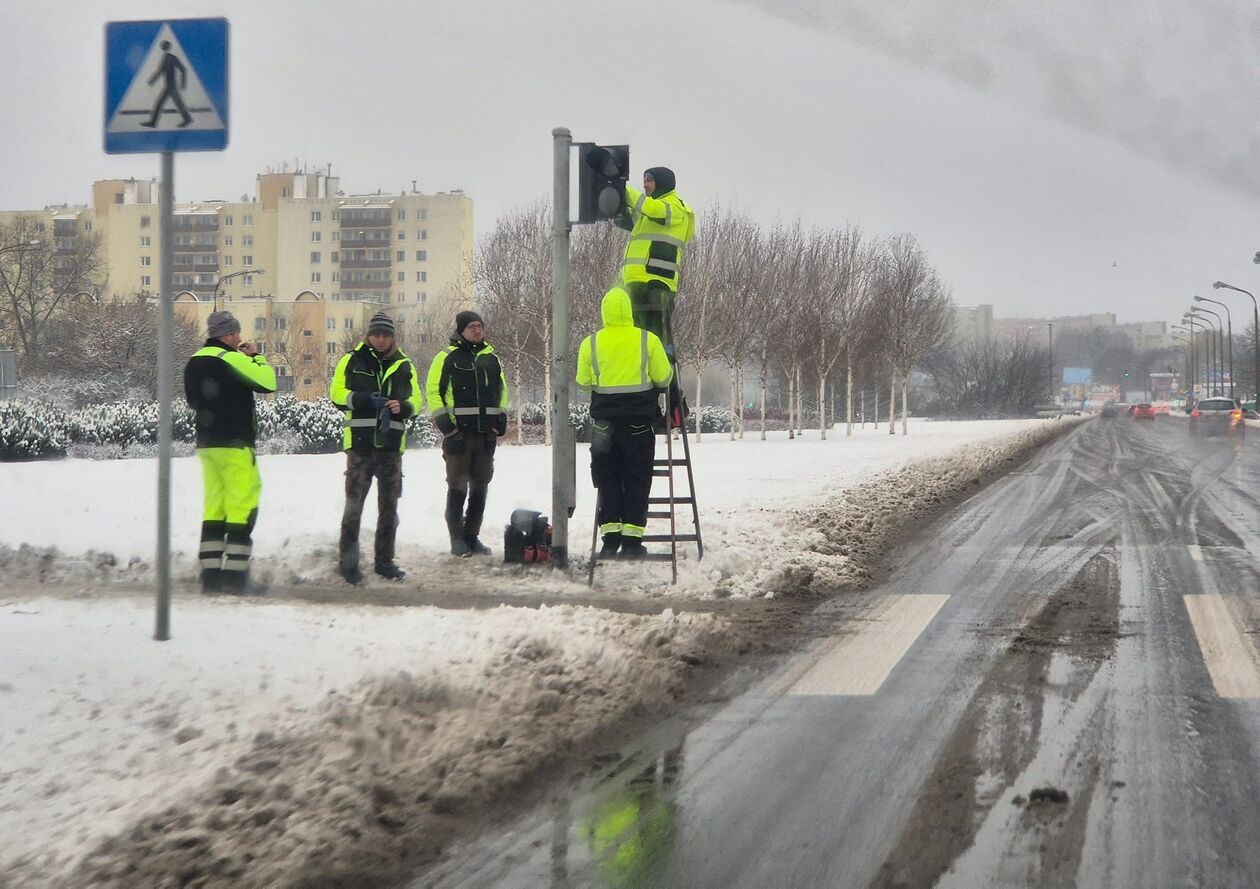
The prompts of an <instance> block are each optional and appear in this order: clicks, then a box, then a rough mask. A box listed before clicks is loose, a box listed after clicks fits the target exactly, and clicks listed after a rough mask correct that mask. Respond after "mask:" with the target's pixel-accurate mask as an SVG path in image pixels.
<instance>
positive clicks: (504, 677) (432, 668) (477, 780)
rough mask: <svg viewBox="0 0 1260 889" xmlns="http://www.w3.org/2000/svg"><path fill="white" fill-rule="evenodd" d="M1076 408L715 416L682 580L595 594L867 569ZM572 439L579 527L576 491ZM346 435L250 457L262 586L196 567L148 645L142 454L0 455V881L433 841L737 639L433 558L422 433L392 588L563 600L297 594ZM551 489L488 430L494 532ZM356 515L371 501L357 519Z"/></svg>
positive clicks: (400, 848) (544, 472) (433, 473)
mask: <svg viewBox="0 0 1260 889" xmlns="http://www.w3.org/2000/svg"><path fill="white" fill-rule="evenodd" d="M1067 425H1068V421H1061V422H1060V423H1057V424H1055V423H1050V422H1048V421H1003V422H980V423H929V422H926V421H918V422H912V425H911V435H910V436H907V437H903V436H901V435H897V436H889V435H888V434H887V431H886V430H880V431H878V432H876V431H874V430H871V429H867V430H865V431H860V432H859V433H858V434H857V435H855V436H854V438H852V439H846V438H845V437H844V435H843V432H841V433H839V434H838V435H834V436H833V437H832V438H831V439H830V440H828V441H819V440H817V433H816V432H815V433H807V435H806V438H805V440H797V441H788V440H786V436H785V435H783V434H776V435H774V436H773V437H772V440H770V441H768V442H760V441H757V440H755V439H749V440H745V441H742V442H730V441H728V440H726V438H725V437H723V436H716V435H710V436H707V440H706V441H704V442H703V443H702V444H699V445H696V446H695V447H694V448H693V454H694V457H695V461H696V474H697V487H698V490H699V495H700V502H701V506H702V520H703V522H704V530H705V537H706V544H707V550H708V552H707V554H706V558H705V559H704V561H703V562H698V563H697V562H696V561H695V560H694V559H692V560H689V561H688V562H687V564H686V565H685V566H684V570H683V572H682V576H681V578H680V580H681V583H680V586H679V588H671V587H669V586H668V585H667V580H668V569H667V567H666V566H662V565H634V566H621V565H611V566H602V567H601V569H600V585H601V589H602V593H603V594H604V595H612V594H616V595H620V596H622V597H625V598H632V597H645V596H646V597H662V596H666V595H670V596H674V595H678V596H681V597H686V598H691V599H709V598H713V597H719V596H730V597H733V598H740V597H745V596H746V597H752V596H760V595H780V594H789V595H791V594H802V593H806V594H818V593H823V592H829V591H834V590H836V589H840V588H843V587H844V586H845V585H848V584H852V583H858V582H860V581H861V579H862V577H863V576H864V571H865V565H866V563H867V561H868V560H869V558H870V557H871V556H872V554H875V553H877V551H878V548H879V546H880V545H881V541H884V540H886V539H887V537H888V536H889V535H890V534H893V533H895V531H896V528H897V527H898V526H899V523H903V522H905V521H907V520H909V519H912V518H914V517H916V516H917V515H918V514H920V513H921V512H922V510H923V509H925V508H927V505H929V504H931V503H932V502H941V501H942V498H944V499H948V497H949V496H951V492H952V494H953V495H957V494H958V492H959V491H962V490H963V489H964V488H966V487H967V486H968V485H971V484H974V482H975V481H976V480H978V479H980V478H983V477H985V476H986V475H988V474H990V473H992V472H994V471H997V470H999V469H1001V468H1002V464H1003V462H1004V461H1006V460H1008V459H1009V456H1010V455H1011V454H1012V453H1016V452H1022V451H1023V450H1025V449H1027V448H1028V447H1031V446H1033V445H1034V444H1035V443H1036V441H1037V440H1041V439H1043V438H1044V437H1046V436H1048V435H1049V434H1050V433H1051V432H1052V431H1056V430H1058V429H1062V428H1065V427H1066V426H1067ZM581 450H582V451H583V453H581V454H580V455H579V465H580V466H581V467H582V469H581V470H580V471H579V476H578V482H579V495H578V496H579V507H578V512H577V515H576V517H575V519H574V524H573V526H572V527H573V528H574V529H575V536H577V537H578V539H579V540H583V539H589V538H588V537H586V535H587V534H589V527H590V522H591V518H592V517H591V504H592V501H593V496H592V495H591V491H590V489H589V474H588V473H587V472H586V471H585V463H586V455H585V453H584V451H585V448H581ZM342 460H343V458H342V457H341V456H340V455H332V456H326V457H302V456H284V457H264V458H262V459H261V460H260V463H261V466H262V473H263V481H264V492H263V507H262V521H261V522H260V525H259V530H258V534H257V553H258V566H257V570H258V572H259V573H260V575H262V576H265V577H266V578H267V579H268V580H269V581H270V595H269V597H267V598H247V599H232V598H211V599H207V598H203V597H200V596H198V595H197V594H196V593H194V592H192V591H191V590H190V588H189V587H188V586H187V584H185V586H183V587H181V588H179V589H177V594H176V597H175V602H174V619H173V627H174V639H172V640H171V641H169V642H165V643H158V642H154V641H152V640H151V638H150V636H151V631H152V620H153V613H152V611H153V609H152V600H151V596H150V595H149V594H148V592H147V590H146V589H145V588H144V586H143V585H138V584H137V583H136V580H137V579H143V578H144V577H145V575H146V574H147V571H148V569H147V559H148V556H149V553H150V551H151V549H152V539H153V534H154V532H153V527H154V522H153V517H152V508H153V487H154V482H155V476H156V472H155V468H154V462H153V461H149V460H129V461H113V462H88V461H75V460H66V461H58V462H48V463H26V464H0V491H3V492H4V494H5V502H6V504H10V505H13V504H17V505H18V508H16V509H12V508H11V509H8V510H5V511H4V513H3V514H0V572H2V573H0V708H2V709H3V712H4V713H5V716H4V717H3V724H4V727H5V737H6V750H5V756H4V759H3V761H2V762H0V838H2V839H0V884H3V885H9V884H13V885H19V886H21V885H46V884H49V883H58V882H65V883H68V884H74V885H83V884H87V883H91V884H111V885H120V886H121V885H127V886H138V885H158V884H159V883H160V882H161V880H162V875H164V874H165V875H169V874H174V873H184V874H185V875H188V874H191V875H192V877H191V879H192V881H193V882H195V881H196V880H208V881H210V882H211V883H217V882H223V883H228V882H230V883H232V884H234V885H242V886H266V885H276V884H278V883H281V882H286V883H291V882H296V881H298V878H300V877H302V876H303V875H305V876H306V877H308V878H311V879H314V880H315V881H316V882H319V881H320V880H325V881H326V880H328V879H329V878H330V877H331V876H332V875H337V874H340V875H343V876H348V877H350V878H352V880H357V881H358V882H359V883H360V884H362V883H364V882H367V883H371V882H373V881H374V880H378V879H386V878H387V875H388V874H391V873H393V872H394V871H393V870H391V868H397V862H398V861H399V860H401V859H402V858H403V857H404V856H406V855H412V856H414V854H415V852H416V850H417V849H422V848H425V844H429V845H433V846H435V847H436V845H440V843H441V841H442V839H443V838H444V837H446V836H448V835H449V834H450V832H451V831H452V830H454V829H456V827H457V823H456V820H454V819H456V815H457V813H462V815H463V816H467V814H468V813H470V812H471V813H474V814H475V812H476V811H477V808H478V806H484V805H486V804H489V803H492V802H494V801H495V800H496V799H497V798H501V797H503V796H504V795H505V794H507V793H510V791H511V789H512V788H513V787H516V786H518V783H519V782H520V781H521V780H522V779H523V778H524V777H526V776H528V775H529V774H531V773H532V772H534V771H536V770H537V769H538V767H539V766H540V765H542V764H544V763H546V762H548V761H550V760H552V759H554V758H555V757H557V756H563V755H565V754H566V753H571V751H572V750H574V749H580V746H581V744H582V743H583V742H584V741H585V740H589V739H590V738H592V737H594V736H595V735H596V734H597V733H598V732H599V731H600V729H601V728H604V727H606V726H608V725H610V724H612V723H614V722H616V720H617V719H619V718H621V717H623V716H625V715H626V714H627V713H630V712H634V711H636V710H637V711H643V710H646V711H648V712H651V711H653V710H659V709H661V708H663V707H664V706H666V705H667V704H668V702H669V701H670V700H672V699H673V698H674V696H676V694H677V693H678V691H679V689H680V688H681V685H682V683H683V682H684V680H685V676H686V672H687V669H688V665H689V664H693V663H695V662H697V661H698V660H704V659H706V658H709V657H711V656H713V655H714V654H715V653H720V652H721V651H723V650H724V646H726V645H729V644H732V642H731V640H730V639H729V638H728V629H729V628H728V625H727V622H726V621H724V620H723V619H722V618H720V617H716V616H714V615H712V614H703V613H701V614H677V615H676V614H674V612H673V611H672V610H669V609H666V610H664V611H662V612H661V613H658V614H649V615H632V614H621V613H615V612H612V611H607V610H602V609H597V608H590V607H584V606H581V605H579V604H563V603H564V602H566V601H569V602H573V603H577V602H578V601H579V599H580V597H581V596H583V595H585V594H586V592H587V591H586V588H585V585H584V584H581V583H576V582H570V581H565V580H563V579H561V578H557V577H554V576H552V574H551V572H546V571H542V572H526V573H522V572H517V571H510V570H506V569H504V568H503V567H502V566H501V565H500V564H499V563H498V562H497V561H491V560H457V559H454V558H453V557H450V556H449V555H443V553H444V550H445V539H444V537H445V530H444V526H443V524H442V519H441V515H440V510H441V501H442V491H441V487H442V486H441V478H442V476H441V466H440V456H439V455H438V454H437V453H436V452H433V451H419V452H412V453H409V454H408V455H407V457H406V461H405V464H404V470H405V472H406V476H407V480H406V482H405V486H404V499H403V501H402V523H401V531H400V541H402V542H403V546H402V548H401V552H400V562H401V563H402V564H403V565H404V566H405V567H407V568H409V569H411V570H412V571H413V572H414V574H413V575H412V576H411V577H409V578H408V579H407V581H404V583H403V584H402V585H393V586H392V587H391V589H393V588H399V587H400V586H401V588H406V586H407V584H409V583H417V582H421V581H424V582H428V583H429V584H430V586H433V585H434V584H437V585H438V587H439V588H440V587H442V585H446V586H447V587H448V588H449V589H451V590H452V591H455V590H460V589H461V588H462V586H463V585H464V584H465V582H467V583H469V584H472V582H473V581H474V580H475V581H478V582H479V583H480V586H479V587H478V589H480V590H482V591H483V592H484V591H487V590H493V591H495V592H496V593H497V594H499V595H500V596H501V597H502V599H503V600H504V601H507V602H511V601H512V598H511V597H512V595H525V594H531V595H534V596H537V595H538V594H540V593H543V594H546V595H547V596H548V597H549V598H551V599H552V601H555V602H557V603H561V604H557V605H556V606H554V607H542V608H526V607H512V606H500V607H493V608H482V609H480V610H473V609H468V610H455V609H450V608H435V607H431V606H430V607H402V608H399V607H374V606H368V605H363V604H345V603H344V602H343V603H339V604H317V603H311V602H301V601H296V600H293V599H286V598H284V596H285V592H286V590H290V589H291V588H292V587H294V586H295V585H301V584H304V583H307V584H310V583H314V584H321V583H328V584H332V583H333V582H334V575H333V570H332V565H333V561H334V555H333V549H334V543H335V534H336V524H337V519H338V516H339V513H340V506H341V502H340V501H341V488H340V485H341V475H340V470H341V465H342ZM911 461H914V462H911ZM175 490H176V498H175V506H174V515H175V522H176V526H175V527H176V534H177V536H176V548H177V549H179V550H181V551H182V552H183V553H184V556H183V557H182V559H181V561H180V562H179V564H180V565H181V571H182V572H183V576H184V578H185V580H186V581H187V580H191V578H192V571H193V569H192V565H191V560H190V559H189V558H188V555H187V554H188V553H189V552H190V551H191V549H192V547H193V545H194V543H195V532H196V527H197V521H198V516H197V511H198V507H199V498H200V485H199V480H198V477H197V465H196V463H195V461H194V460H180V461H176V468H175ZM549 491H550V482H549V452H548V451H547V450H546V449H544V448H542V447H525V448H513V447H504V448H502V449H501V450H500V452H499V457H498V460H497V468H496V479H495V482H494V483H493V485H492V487H491V501H490V510H489V513H488V517H487V523H486V525H487V529H488V530H490V531H491V533H488V534H486V535H484V536H485V537H486V538H487V540H488V541H491V542H492V543H494V544H496V547H495V548H496V550H497V549H498V546H497V544H499V543H501V541H500V540H498V535H496V534H494V533H493V530H494V529H501V527H502V524H503V522H504V521H505V519H506V517H507V515H508V513H509V512H510V511H511V509H512V508H514V507H517V506H532V507H533V508H543V507H545V506H546V504H547V502H548V500H549V496H550V494H549ZM10 495H12V496H10ZM25 504H34V506H29V507H28V506H26V505H25ZM370 512H371V505H370V502H369V515H367V516H365V528H364V536H363V539H364V542H365V543H368V542H369V541H370V533H371V525H372V523H373V521H374V516H373V515H371V514H370ZM23 545H25V546H23ZM6 547H7V548H6ZM49 547H56V550H55V551H54V550H52V549H48V548H49ZM88 551H91V552H92V554H91V555H90V556H88V555H85V554H86V553H88ZM132 559H136V560H139V561H138V562H137V563H136V564H135V565H133V566H132V567H131V568H130V569H128V568H127V567H126V565H127V563H128V562H129V561H131V560H132ZM106 580H111V581H113V582H112V583H103V581H106ZM41 581H42V582H41ZM376 583H377V584H378V585H379V586H381V587H385V586H386V584H387V582H385V581H377V582H376ZM345 589H346V596H345V598H346V599H347V600H349V601H351V602H353V596H354V595H355V593H354V592H353V591H351V590H350V589H349V588H345ZM404 789H405V790H406V793H405V794H403V793H402V791H403V790H404ZM111 837H112V838H113V839H109V840H108V842H106V840H107V839H108V838H111ZM102 843H104V845H102ZM88 853H91V854H90V856H89V858H88V860H87V861H86V862H83V861H82V860H81V859H82V857H83V856H84V855H85V854H88ZM373 868H376V869H377V870H373Z"/></svg>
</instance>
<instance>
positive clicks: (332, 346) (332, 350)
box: [326, 319, 337, 355]
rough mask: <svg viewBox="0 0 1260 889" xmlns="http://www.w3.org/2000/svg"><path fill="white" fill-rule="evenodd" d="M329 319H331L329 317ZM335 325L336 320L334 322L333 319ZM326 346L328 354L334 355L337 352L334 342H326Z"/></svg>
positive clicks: (334, 325)
mask: <svg viewBox="0 0 1260 889" xmlns="http://www.w3.org/2000/svg"><path fill="white" fill-rule="evenodd" d="M330 320H331V319H330ZM336 326H337V322H335V321H334V322H333V327H336ZM326 346H327V348H328V354H329V355H336V354H337V344H336V343H327V344H326Z"/></svg>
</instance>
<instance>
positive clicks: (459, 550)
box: [446, 488, 469, 556]
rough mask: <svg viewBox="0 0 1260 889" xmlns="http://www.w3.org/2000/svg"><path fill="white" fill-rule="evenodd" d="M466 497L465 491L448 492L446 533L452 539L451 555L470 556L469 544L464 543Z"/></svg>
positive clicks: (451, 489) (448, 489)
mask: <svg viewBox="0 0 1260 889" xmlns="http://www.w3.org/2000/svg"><path fill="white" fill-rule="evenodd" d="M464 497H465V494H464V492H463V491H459V490H456V489H454V488H447V490H446V531H447V533H448V534H450V537H451V555H452V556H466V555H468V554H469V553H468V544H467V543H466V542H465V541H464Z"/></svg>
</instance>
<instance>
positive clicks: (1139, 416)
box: [1133, 401, 1155, 420]
mask: <svg viewBox="0 0 1260 889" xmlns="http://www.w3.org/2000/svg"><path fill="white" fill-rule="evenodd" d="M1133 419H1135V420H1154V419H1155V407H1154V405H1151V404H1149V403H1147V402H1145V401H1144V402H1142V403H1141V404H1139V405H1138V406H1137V407H1135V408H1133Z"/></svg>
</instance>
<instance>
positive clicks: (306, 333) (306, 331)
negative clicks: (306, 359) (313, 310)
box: [302, 330, 311, 336]
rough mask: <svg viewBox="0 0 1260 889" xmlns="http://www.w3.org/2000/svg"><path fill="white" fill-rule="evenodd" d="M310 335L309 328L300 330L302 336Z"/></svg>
mask: <svg viewBox="0 0 1260 889" xmlns="http://www.w3.org/2000/svg"><path fill="white" fill-rule="evenodd" d="M310 335H311V332H310V331H309V330H304V331H302V336H310Z"/></svg>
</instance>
